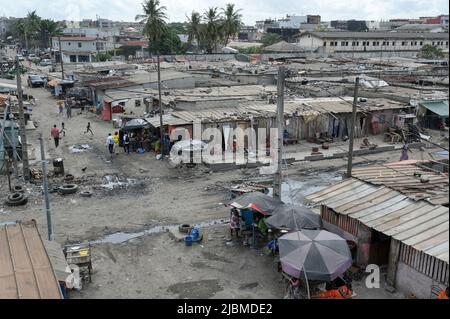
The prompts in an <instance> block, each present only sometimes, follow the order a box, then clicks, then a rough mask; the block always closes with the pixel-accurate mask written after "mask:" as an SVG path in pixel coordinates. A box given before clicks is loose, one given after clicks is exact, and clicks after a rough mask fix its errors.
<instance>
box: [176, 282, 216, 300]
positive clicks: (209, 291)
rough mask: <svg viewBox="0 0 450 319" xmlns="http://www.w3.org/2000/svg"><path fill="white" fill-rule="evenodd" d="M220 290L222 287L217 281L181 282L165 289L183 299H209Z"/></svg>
mask: <svg viewBox="0 0 450 319" xmlns="http://www.w3.org/2000/svg"><path fill="white" fill-rule="evenodd" d="M222 290H223V287H222V286H220V285H219V279H208V280H199V281H191V282H183V283H178V284H174V285H171V286H169V288H167V291H168V292H170V293H172V294H175V295H178V298H183V299H209V298H212V297H213V296H214V295H215V294H216V293H217V292H219V291H222Z"/></svg>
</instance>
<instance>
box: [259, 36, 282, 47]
mask: <svg viewBox="0 0 450 319" xmlns="http://www.w3.org/2000/svg"><path fill="white" fill-rule="evenodd" d="M281 39H282V38H281V36H280V35H279V34H276V33H267V34H265V35H264V36H263V37H262V39H261V41H262V43H263V45H264V46H265V47H267V46H269V45H272V44H274V43H277V42H280V41H281Z"/></svg>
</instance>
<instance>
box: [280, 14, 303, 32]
mask: <svg viewBox="0 0 450 319" xmlns="http://www.w3.org/2000/svg"><path fill="white" fill-rule="evenodd" d="M307 22H308V17H307V16H295V15H293V16H286V18H284V19H278V25H279V28H283V29H299V28H300V25H301V24H302V23H307Z"/></svg>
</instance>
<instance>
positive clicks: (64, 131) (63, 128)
mask: <svg viewBox="0 0 450 319" xmlns="http://www.w3.org/2000/svg"><path fill="white" fill-rule="evenodd" d="M61 133H62V135H63V137H66V128H65V127H64V122H62V123H61Z"/></svg>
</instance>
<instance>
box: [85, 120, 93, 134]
mask: <svg viewBox="0 0 450 319" xmlns="http://www.w3.org/2000/svg"><path fill="white" fill-rule="evenodd" d="M88 132H91V136H94V133H93V132H92V130H91V122H88V124H87V126H86V132H84V134H86V133H88Z"/></svg>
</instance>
